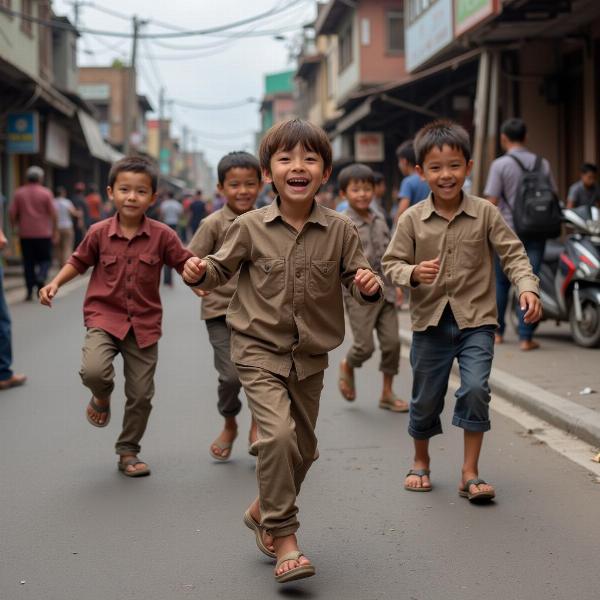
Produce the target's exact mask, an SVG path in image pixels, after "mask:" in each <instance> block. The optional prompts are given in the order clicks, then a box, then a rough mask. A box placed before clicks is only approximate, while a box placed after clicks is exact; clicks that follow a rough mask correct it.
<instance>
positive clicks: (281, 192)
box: [184, 119, 381, 583]
mask: <svg viewBox="0 0 600 600" xmlns="http://www.w3.org/2000/svg"><path fill="white" fill-rule="evenodd" d="M259 154H260V164H261V167H262V171H263V176H264V178H265V180H266V181H267V182H268V183H271V185H272V186H273V189H275V190H276V191H277V194H278V197H277V199H276V200H275V201H274V202H273V204H271V205H269V206H267V207H264V208H261V209H258V210H254V211H250V212H247V213H245V214H243V215H241V216H239V217H238V218H237V219H236V220H235V221H234V222H233V224H232V225H231V227H230V228H229V231H228V232H227V235H226V237H225V242H224V243H223V246H222V247H221V249H220V250H219V252H217V254H216V255H212V256H208V257H206V258H204V259H202V260H201V259H199V258H191V259H190V260H188V261H187V263H186V266H185V269H184V279H185V280H186V281H187V282H188V283H189V284H190V285H193V286H199V287H201V289H205V290H208V289H214V288H215V287H218V286H220V285H223V284H224V283H225V282H226V281H227V280H229V279H230V278H231V277H232V276H233V275H234V274H235V273H237V272H238V271H239V281H238V286H237V290H236V292H235V294H234V296H233V299H232V301H231V304H230V305H229V309H228V311H227V321H228V323H229V325H230V327H231V329H232V339H231V348H232V351H231V358H232V360H233V362H234V363H235V365H236V367H237V370H238V373H239V376H240V380H241V382H242V385H243V386H244V390H245V392H246V397H247V398H248V403H249V405H250V410H251V411H252V414H253V416H254V419H255V420H256V423H257V425H258V442H257V443H256V446H257V449H258V459H257V468H256V472H257V478H258V487H259V497H258V498H257V499H256V500H255V501H254V502H253V503H252V505H251V506H250V508H249V509H248V511H247V512H246V514H245V516H244V522H245V523H246V525H247V526H248V527H250V528H252V529H253V530H254V531H255V535H256V540H257V544H258V546H259V548H261V550H262V551H263V552H265V553H268V554H270V555H273V553H272V551H270V549H269V546H272V547H273V548H274V553H275V555H276V557H277V565H276V567H275V578H276V580H277V581H278V582H279V583H284V582H287V581H293V580H296V579H301V578H303V577H310V576H312V575H314V574H315V568H314V566H313V565H312V564H311V563H310V562H309V560H308V559H307V558H306V557H305V556H304V555H303V554H302V553H301V552H299V551H298V543H297V540H296V535H295V533H296V531H297V530H298V527H299V524H298V519H297V513H298V508H297V506H296V497H297V495H298V493H299V491H300V486H301V484H302V481H303V480H304V477H305V476H306V473H307V471H308V469H309V468H310V466H311V464H312V463H313V461H314V460H315V459H316V458H317V456H318V453H317V438H316V436H315V425H316V421H317V414H318V409H319V398H320V395H321V390H322V388H323V373H324V370H325V368H326V367H327V353H328V352H329V351H330V350H332V349H333V348H335V347H336V346H338V345H339V344H340V343H341V341H342V339H343V337H344V311H343V304H342V292H341V285H342V284H343V285H344V286H345V287H347V288H348V289H349V291H350V293H351V294H352V295H353V296H354V297H355V298H356V299H357V300H359V301H361V302H365V303H367V302H378V301H379V300H380V298H381V292H380V280H379V278H378V277H377V276H376V275H375V274H374V273H373V272H372V271H371V270H370V267H369V264H368V262H367V260H366V259H365V257H364V254H363V252H362V249H361V244H360V239H359V237H358V234H357V232H356V228H355V227H354V225H353V224H352V222H351V221H350V219H348V218H347V217H345V216H344V215H340V214H339V213H337V212H335V211H333V210H330V209H327V208H324V207H323V206H320V205H319V204H318V203H317V202H315V200H314V198H315V195H316V194H317V192H318V190H319V188H320V187H321V185H323V184H324V183H325V182H326V181H327V180H328V178H329V176H330V174H331V164H332V156H331V145H330V143H329V140H328V138H327V135H326V134H325V132H324V131H323V130H322V129H321V128H319V127H317V126H316V125H313V124H312V123H309V122H308V121H303V120H301V119H292V120H290V121H285V122H283V123H280V124H277V125H275V126H273V127H272V128H271V129H270V130H269V131H268V132H267V134H266V135H265V137H264V138H263V140H262V142H261V145H260V151H259Z"/></svg>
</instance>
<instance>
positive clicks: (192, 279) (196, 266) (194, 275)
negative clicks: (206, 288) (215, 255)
mask: <svg viewBox="0 0 600 600" xmlns="http://www.w3.org/2000/svg"><path fill="white" fill-rule="evenodd" d="M204 273H206V261H204V260H202V259H201V258H198V257H197V256H192V257H191V258H188V259H187V261H186V263H185V265H184V267H183V273H182V275H183V279H184V280H185V281H186V282H187V283H192V284H193V283H198V282H199V281H200V280H201V279H202V278H203V277H204Z"/></svg>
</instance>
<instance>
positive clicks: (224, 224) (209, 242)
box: [188, 204, 238, 319]
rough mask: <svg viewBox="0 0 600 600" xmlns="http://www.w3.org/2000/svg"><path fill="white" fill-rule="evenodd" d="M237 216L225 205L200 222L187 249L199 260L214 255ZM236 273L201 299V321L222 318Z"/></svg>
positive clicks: (230, 297) (235, 281) (230, 296)
mask: <svg viewBox="0 0 600 600" xmlns="http://www.w3.org/2000/svg"><path fill="white" fill-rule="evenodd" d="M237 216H238V215H237V214H236V213H234V212H233V211H232V210H231V208H229V206H227V204H225V206H223V208H221V209H219V210H217V211H215V212H214V213H212V214H210V215H209V216H208V217H206V218H205V219H203V220H202V223H201V224H200V227H198V230H197V231H196V233H195V234H194V237H193V238H192V241H191V242H190V243H189V245H188V248H189V249H190V250H191V251H192V252H193V253H194V254H195V255H196V256H199V257H200V258H202V257H204V256H206V255H208V254H215V253H216V252H217V250H219V248H220V247H221V246H222V245H223V242H224V241H225V234H226V233H227V230H228V229H229V228H230V227H231V224H232V223H233V222H234V221H235V219H236V217H237ZM237 282H238V274H237V273H236V274H235V275H234V276H233V277H232V278H231V279H230V280H229V281H228V282H227V283H226V284H225V285H222V286H221V287H218V288H216V289H214V290H213V291H212V292H211V293H210V295H209V296H205V297H204V298H202V309H201V312H200V316H201V318H202V319H214V318H216V317H224V316H225V315H226V314H227V307H228V306H229V303H230V302H231V299H232V298H233V294H234V292H235V288H236V287H237Z"/></svg>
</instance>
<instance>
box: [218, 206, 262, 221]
mask: <svg viewBox="0 0 600 600" xmlns="http://www.w3.org/2000/svg"><path fill="white" fill-rule="evenodd" d="M253 208H254V207H253ZM220 210H222V211H223V215H224V217H225V218H226V219H227V220H228V221H235V220H236V219H237V218H238V217H239V216H240V215H238V214H237V213H236V212H233V211H232V210H231V208H229V204H223V208H221V209H220Z"/></svg>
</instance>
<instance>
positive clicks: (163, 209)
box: [160, 191, 183, 287]
mask: <svg viewBox="0 0 600 600" xmlns="http://www.w3.org/2000/svg"><path fill="white" fill-rule="evenodd" d="M182 214H183V206H182V205H181V202H179V201H178V200H176V199H175V194H174V192H170V191H169V192H167V197H166V198H165V199H164V200H163V201H162V202H161V203H160V220H161V221H162V222H163V223H164V224H165V225H168V226H169V227H170V228H171V229H172V230H173V231H174V232H175V233H177V234H178V235H179V219H180V218H181V215H182ZM163 282H164V283H165V285H168V286H169V287H173V271H172V269H171V267H170V266H169V265H165V266H164V269H163Z"/></svg>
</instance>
